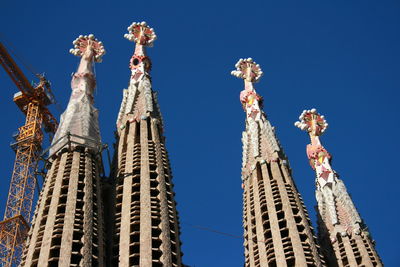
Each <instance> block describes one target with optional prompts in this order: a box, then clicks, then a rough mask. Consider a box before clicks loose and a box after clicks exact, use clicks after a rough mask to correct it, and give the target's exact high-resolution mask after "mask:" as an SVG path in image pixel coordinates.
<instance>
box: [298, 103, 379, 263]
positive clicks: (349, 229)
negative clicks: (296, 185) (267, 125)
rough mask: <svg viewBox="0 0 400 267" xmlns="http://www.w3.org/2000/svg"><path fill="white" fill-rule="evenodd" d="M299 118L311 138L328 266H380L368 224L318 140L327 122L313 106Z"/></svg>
mask: <svg viewBox="0 0 400 267" xmlns="http://www.w3.org/2000/svg"><path fill="white" fill-rule="evenodd" d="M299 119H300V121H297V122H296V123H295V126H297V127H298V128H300V129H301V130H304V131H306V132H308V134H309V135H310V139H311V144H308V145H307V157H308V159H309V160H310V165H311V167H312V168H313V169H314V170H315V173H316V187H317V188H316V192H315V194H316V198H317V203H318V206H317V207H318V227H319V239H320V244H321V246H322V247H323V248H324V251H323V252H324V254H325V256H326V259H327V260H328V262H329V266H361V265H362V266H382V264H381V262H380V258H379V256H378V254H377V253H376V251H375V248H374V243H373V241H372V240H371V238H370V236H369V233H368V230H367V227H366V226H365V224H364V223H363V221H362V219H361V218H360V215H359V214H358V212H357V210H356V208H355V206H354V203H353V201H352V200H351V198H350V195H349V194H348V193H347V190H346V187H345V185H344V183H343V181H342V180H340V179H339V177H338V175H337V173H336V172H335V171H334V170H333V169H332V167H331V162H330V161H331V155H330V154H329V153H328V151H327V150H326V149H325V148H324V147H323V146H322V144H321V142H320V140H319V136H321V135H322V134H323V133H324V132H325V130H326V128H327V127H328V123H327V122H326V120H325V118H324V116H322V115H321V114H319V113H318V112H317V110H316V109H314V108H313V109H311V110H304V111H303V113H302V114H301V115H300V117H299Z"/></svg>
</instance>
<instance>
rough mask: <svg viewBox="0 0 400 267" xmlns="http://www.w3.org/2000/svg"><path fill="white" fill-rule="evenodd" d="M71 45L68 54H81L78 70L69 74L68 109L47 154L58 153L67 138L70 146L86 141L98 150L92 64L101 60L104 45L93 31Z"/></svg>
mask: <svg viewBox="0 0 400 267" xmlns="http://www.w3.org/2000/svg"><path fill="white" fill-rule="evenodd" d="M73 44H74V48H73V49H71V50H70V53H71V54H73V55H75V56H78V57H81V61H80V63H79V67H78V70H77V71H76V73H74V74H73V76H72V81H71V88H72V94H71V97H70V100H69V103H68V106H67V109H66V110H65V111H64V113H63V114H62V115H61V119H60V125H59V127H58V129H57V132H56V134H55V136H54V138H53V143H52V147H51V149H50V155H52V154H54V153H56V152H58V151H59V150H60V149H61V148H63V147H64V146H65V145H66V144H67V143H69V142H70V141H72V144H73V145H77V144H85V145H86V146H88V147H90V148H92V149H95V150H99V149H100V147H99V144H100V143H101V139H100V129H99V122H98V110H97V109H96V108H95V107H94V106H93V104H94V97H93V93H94V89H95V87H96V78H95V76H94V73H93V63H94V62H101V59H102V56H103V55H104V54H105V50H104V46H103V44H102V42H100V41H98V40H97V39H96V38H95V37H94V35H93V34H90V35H88V36H87V35H85V36H82V35H81V36H79V37H78V38H77V39H75V41H74V42H73Z"/></svg>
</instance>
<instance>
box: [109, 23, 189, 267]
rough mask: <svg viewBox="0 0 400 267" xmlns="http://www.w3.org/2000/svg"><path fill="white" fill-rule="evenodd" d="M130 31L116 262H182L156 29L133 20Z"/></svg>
mask: <svg viewBox="0 0 400 267" xmlns="http://www.w3.org/2000/svg"><path fill="white" fill-rule="evenodd" d="M128 31H129V33H128V34H125V38H127V39H128V40H130V41H134V42H135V43H136V48H135V53H134V55H133V56H132V58H131V60H130V69H131V78H130V81H129V87H128V89H125V90H124V91H123V99H122V104H121V109H120V112H119V114H118V119H117V144H116V147H115V148H116V152H115V155H114V163H113V170H112V179H113V182H114V185H113V187H114V196H113V203H112V205H111V206H112V207H113V208H114V212H113V214H114V217H113V219H112V221H113V222H112V225H113V233H112V235H111V236H112V237H113V242H112V246H113V247H112V252H111V254H112V264H111V265H112V266H124V267H125V266H182V262H181V256H182V253H181V242H180V239H179V222H178V215H177V211H176V202H175V200H174V192H173V185H172V182H171V169H170V164H169V161H168V155H167V151H166V148H165V145H164V142H165V138H164V137H163V135H162V134H163V121H162V117H161V113H160V109H159V106H158V103H157V95H156V93H155V92H153V90H152V85H151V78H150V74H149V72H150V69H151V61H150V58H149V57H147V55H146V53H145V47H146V46H150V45H152V44H153V41H154V40H155V38H156V35H155V33H154V30H153V29H152V28H150V27H148V26H147V24H146V23H145V22H141V23H133V24H132V25H131V26H129V27H128Z"/></svg>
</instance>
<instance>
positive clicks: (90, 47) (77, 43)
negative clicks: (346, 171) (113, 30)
mask: <svg viewBox="0 0 400 267" xmlns="http://www.w3.org/2000/svg"><path fill="white" fill-rule="evenodd" d="M72 43H73V45H74V48H71V49H70V50H69V52H70V53H71V54H73V55H75V56H77V57H83V56H86V57H91V56H93V58H94V61H95V62H98V63H100V62H101V61H102V57H103V56H104V54H105V53H106V50H105V49H104V46H103V43H102V42H100V41H99V40H97V39H96V37H94V35H93V34H89V35H79V37H78V38H76V39H75V40H74V41H73V42H72ZM92 53H93V54H92ZM88 59H89V58H88Z"/></svg>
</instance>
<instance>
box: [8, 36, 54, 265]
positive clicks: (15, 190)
mask: <svg viewBox="0 0 400 267" xmlns="http://www.w3.org/2000/svg"><path fill="white" fill-rule="evenodd" d="M0 64H1V65H2V66H3V68H4V69H5V70H6V72H7V73H8V75H9V76H10V77H11V79H12V80H13V82H14V83H15V84H16V85H17V87H18V89H19V90H20V91H19V92H18V93H16V94H15V95H14V102H15V103H16V104H17V106H18V107H19V109H20V110H21V111H22V112H23V113H24V114H25V115H26V120H25V125H23V126H22V127H20V128H19V129H18V136H17V137H16V141H17V142H16V143H15V144H14V149H15V153H16V155H15V162H14V169H13V173H12V176H11V182H10V189H9V192H8V199H7V205H6V210H5V213H4V220H3V221H2V222H0V266H4V267H11V266H17V265H18V263H19V261H20V258H21V254H22V249H23V245H24V241H25V239H26V237H27V234H28V231H29V221H30V216H31V210H32V204H33V198H34V193H35V186H36V176H35V171H36V166H37V162H38V160H39V157H40V154H41V151H42V146H41V145H42V141H43V132H42V125H43V126H44V129H45V131H46V132H49V133H52V134H54V133H55V131H56V129H57V126H58V124H57V121H56V119H55V118H54V117H53V115H52V114H51V113H50V111H49V109H48V108H47V106H48V105H50V104H51V103H54V98H53V96H52V93H51V89H50V83H49V82H48V81H47V80H46V79H45V78H44V77H43V76H42V75H37V76H38V77H39V83H38V84H36V85H31V84H30V83H29V81H28V79H27V78H26V77H25V75H24V74H23V72H22V71H21V69H20V68H19V67H18V66H17V64H16V63H15V61H14V60H13V59H12V57H11V56H10V54H9V53H8V52H7V50H6V48H5V46H4V45H3V44H2V43H0Z"/></svg>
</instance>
